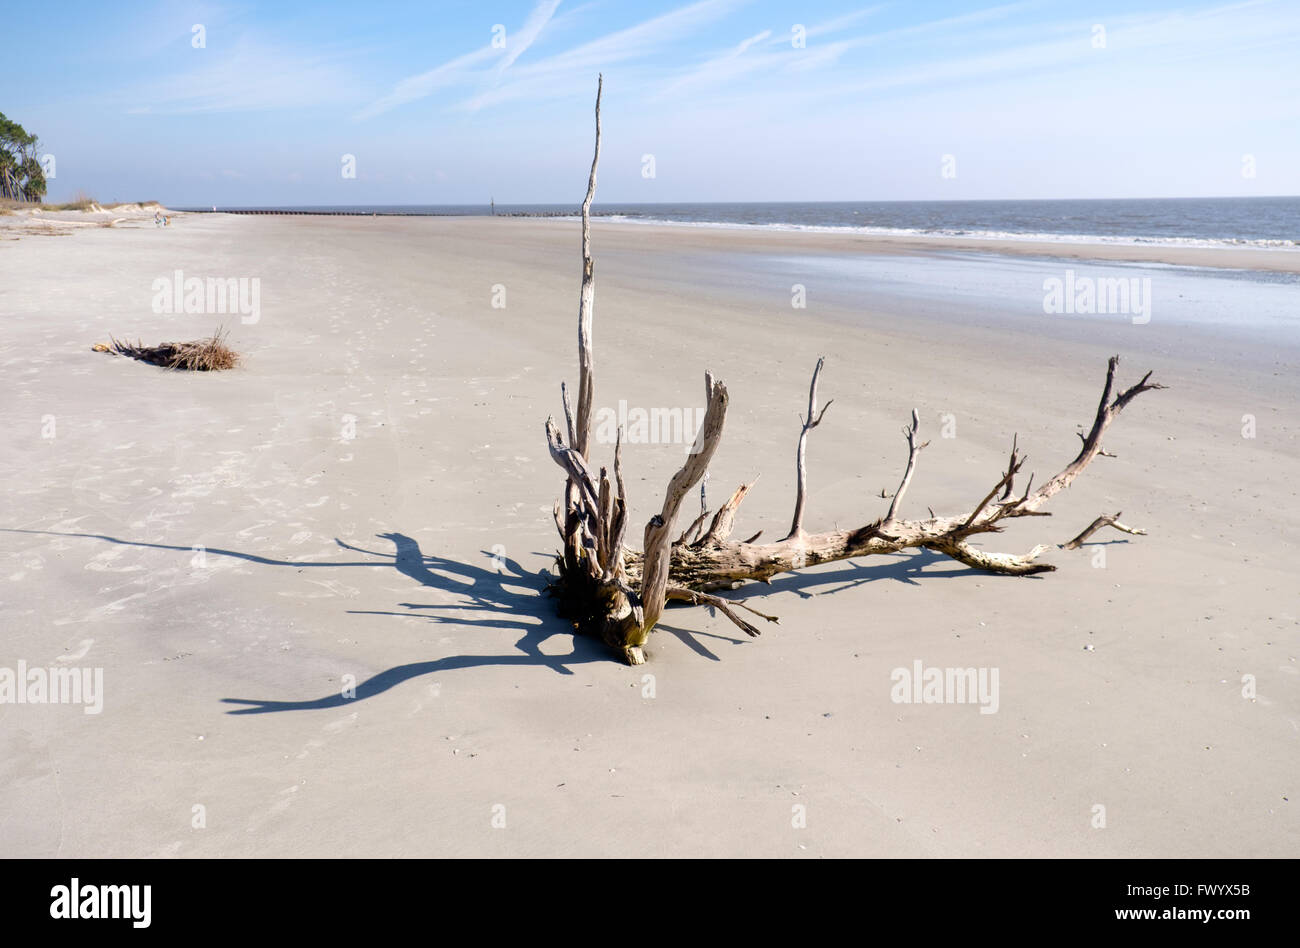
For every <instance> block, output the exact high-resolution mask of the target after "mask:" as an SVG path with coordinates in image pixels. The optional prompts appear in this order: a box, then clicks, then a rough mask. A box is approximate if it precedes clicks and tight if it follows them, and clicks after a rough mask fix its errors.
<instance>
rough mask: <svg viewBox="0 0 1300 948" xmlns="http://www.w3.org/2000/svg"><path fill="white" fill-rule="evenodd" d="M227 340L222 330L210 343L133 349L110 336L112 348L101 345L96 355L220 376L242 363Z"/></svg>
mask: <svg viewBox="0 0 1300 948" xmlns="http://www.w3.org/2000/svg"><path fill="white" fill-rule="evenodd" d="M226 336H227V333H226V331H225V330H223V329H218V330H217V331H216V332H214V333H213V334H212V336H211V337H210V338H208V339H196V340H194V341H192V342H163V343H159V344H158V345H156V346H146V345H144V344H143V343H141V342H136V343H135V344H134V345H133V344H131V343H129V342H120V341H119V340H117V339H115V338H113V337H111V336H110V337H109V338H110V340H111V343H110V344H109V345H104V344H103V343H98V344H96V345H95V346H94V347H93V348H94V350H95V351H96V352H111V353H113V354H114V355H124V356H129V357H130V358H132V359H139V360H140V361H141V362H148V363H149V364H150V365H160V366H162V367H163V368H165V369H187V370H190V371H193V372H219V371H221V370H222V369H233V368H234V367H235V366H237V365H238V364H239V359H240V356H239V353H238V352H236V351H235V350H233V349H231V348H230V347H229V346H228V345H226Z"/></svg>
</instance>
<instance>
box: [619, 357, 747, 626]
mask: <svg viewBox="0 0 1300 948" xmlns="http://www.w3.org/2000/svg"><path fill="white" fill-rule="evenodd" d="M726 419H727V388H726V386H725V385H723V384H722V383H721V382H715V383H714V384H713V392H712V394H711V396H710V398H709V407H708V409H707V410H706V411H705V413H704V424H703V426H702V428H701V431H700V440H699V441H698V442H697V443H698V444H699V445H700V450H699V451H698V452H694V453H692V454H690V455H688V456H687V458H686V462H685V463H684V464H683V465H682V467H681V470H679V471H678V472H677V473H676V474H674V475H673V479H672V480H671V481H669V483H668V491H667V493H666V494H665V496H664V506H663V510H661V511H660V512H659V513H658V514H656V515H655V516H654V517H652V518H651V519H650V522H649V523H647V524H646V528H645V563H644V572H643V573H642V577H641V607H642V609H643V610H644V615H645V619H644V624H643V625H642V627H641V629H640V630H639V634H638V635H637V636H636V637H634V638H633V639H632V640H630V641H629V642H628V645H629V646H639V645H644V644H645V639H646V637H647V636H648V635H649V634H650V630H651V629H653V628H654V627H655V623H657V622H658V621H659V616H660V615H662V614H663V608H664V590H666V589H667V588H668V569H669V561H670V557H671V555H672V543H671V537H672V529H673V524H674V522H675V521H676V519H677V511H678V508H680V507H681V503H682V497H683V496H685V494H686V492H687V491H688V490H690V489H691V488H692V487H694V486H695V483H696V482H697V481H698V480H699V479H700V478H701V477H702V476H703V475H704V472H705V471H706V470H707V469H708V467H709V462H710V461H712V460H713V453H714V452H715V451H716V450H717V449H718V443H719V442H720V441H721V440H722V426H723V424H724V423H725V422H726ZM679 549H680V547H679Z"/></svg>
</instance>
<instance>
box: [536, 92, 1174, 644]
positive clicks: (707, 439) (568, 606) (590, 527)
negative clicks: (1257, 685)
mask: <svg viewBox="0 0 1300 948" xmlns="http://www.w3.org/2000/svg"><path fill="white" fill-rule="evenodd" d="M602 88H603V79H602V80H599V81H598V82H597V87H596V148H595V155H594V156H593V158H592V162H591V175H590V177H589V179H588V182H587V194H586V198H585V199H584V201H583V203H582V289H581V292H580V295H579V303H578V371H579V385H578V411H577V417H576V419H575V417H574V413H573V411H572V409H571V408H570V406H569V400H568V393H567V390H566V389H565V387H564V385H563V384H561V397H562V401H563V404H564V413H565V421H566V427H567V435H568V442H567V445H566V442H565V438H564V434H562V433H561V432H560V430H559V428H558V427H556V425H555V423H554V421H553V420H552V419H549V418H548V419H547V422H546V436H547V443H548V446H549V448H550V453H551V457H552V458H553V459H554V460H555V461H556V463H557V464H559V465H560V467H561V468H563V469H564V471H565V473H566V475H567V478H568V480H567V484H566V487H565V496H564V503H563V509H561V507H560V505H557V506H556V511H555V521H556V526H557V527H558V529H559V530H560V534H561V536H562V538H563V540H564V551H563V553H562V554H561V555H560V557H559V558H558V563H559V574H560V575H559V577H558V579H557V581H556V583H555V592H556V593H557V595H558V596H559V598H560V610H561V612H562V614H564V615H566V616H567V617H569V618H570V619H571V620H572V621H573V623H574V626H575V628H576V629H577V630H578V631H579V632H581V633H583V634H586V635H591V636H594V637H596V638H599V639H601V640H603V641H604V642H606V643H608V644H609V645H610V646H611V647H613V648H615V649H616V650H618V651H619V652H620V653H621V654H622V656H623V657H624V659H625V660H626V661H628V662H629V663H631V664H634V665H635V664H640V663H641V662H643V661H645V654H644V650H643V647H644V645H645V643H646V640H647V638H648V637H649V635H650V632H651V631H652V630H653V629H654V627H655V625H656V623H658V621H659V619H660V617H661V616H662V614H663V610H664V607H665V605H666V603H667V602H668V601H670V600H672V601H679V602H687V603H692V604H695V605H705V606H710V607H713V608H716V609H718V611H720V612H722V613H723V614H724V615H725V616H727V618H729V619H730V620H731V621H733V622H734V623H735V624H736V625H737V626H739V627H740V628H741V629H743V630H744V631H745V632H746V633H748V634H750V635H757V634H758V629H757V628H756V627H755V626H753V625H752V624H751V623H749V622H748V621H746V620H745V619H743V618H741V616H740V615H739V614H738V612H737V611H736V610H737V609H744V610H747V611H749V612H751V613H753V614H754V615H757V616H759V617H761V618H763V619H766V620H768V621H770V622H775V621H777V620H776V617H775V616H769V615H765V614H763V613H761V612H758V611H757V610H756V609H753V608H752V607H750V606H748V605H745V604H744V602H743V601H740V600H727V599H723V598H721V597H719V596H715V595H712V591H714V590H718V589H725V588H734V587H736V586H738V585H740V584H741V583H743V582H745V581H747V580H759V581H762V582H767V581H768V580H770V579H771V577H773V576H775V575H777V574H779V573H788V572H793V571H797V570H800V569H804V568H805V567H808V566H815V565H817V564H819V563H828V562H832V561H835V560H845V559H853V558H856V557H862V556H871V555H874V554H880V553H898V552H899V551H901V550H906V549H914V548H925V549H930V550H934V551H936V552H939V553H943V554H945V555H947V556H950V557H952V558H953V559H955V560H958V561H959V562H961V563H965V564H966V565H967V566H970V567H973V568H975V569H981V570H987V571H989V572H995V573H1003V574H1007V575H1013V576H1027V575H1031V574H1033V573H1042V572H1047V571H1050V570H1054V569H1055V568H1056V567H1054V566H1052V565H1050V564H1048V563H1040V562H1038V560H1037V558H1038V557H1039V556H1040V555H1041V554H1042V553H1043V552H1045V551H1046V550H1048V549H1049V547H1048V546H1046V545H1039V546H1036V547H1034V548H1033V549H1032V550H1030V551H1029V552H1028V553H1024V554H1019V555H1017V554H1009V553H993V552H989V551H986V550H983V549H979V548H977V547H974V546H972V545H971V543H970V540H971V538H972V537H975V536H977V535H979V534H984V533H997V532H999V531H1001V530H1002V527H1003V522H1004V521H1007V520H1013V519H1016V518H1018V517H1046V516H1050V514H1048V513H1047V512H1046V511H1043V510H1040V509H1039V508H1040V507H1042V506H1043V505H1044V504H1046V503H1047V501H1049V500H1050V499H1051V498H1052V497H1053V496H1054V495H1055V494H1057V493H1059V492H1060V491H1062V490H1064V489H1065V488H1067V487H1069V486H1070V484H1071V483H1072V482H1073V481H1074V479H1075V478H1076V477H1078V476H1079V474H1081V473H1082V472H1083V471H1084V469H1085V468H1087V466H1088V465H1089V464H1090V463H1092V461H1093V459H1094V458H1096V457H1097V456H1098V455H1105V454H1106V452H1105V451H1103V450H1102V447H1101V439H1102V435H1103V434H1105V432H1106V429H1107V428H1109V426H1110V424H1111V423H1112V422H1113V421H1114V420H1115V419H1116V418H1117V417H1118V416H1119V414H1120V412H1122V411H1123V410H1124V408H1125V407H1126V406H1127V405H1128V404H1129V403H1130V402H1131V401H1132V400H1133V399H1134V398H1136V397H1137V396H1138V395H1140V394H1142V393H1143V392H1147V391H1151V390H1153V389H1159V388H1164V386H1163V385H1159V384H1157V383H1154V382H1151V381H1150V379H1151V373H1150V372H1148V373H1147V374H1146V375H1145V376H1143V377H1142V380H1141V381H1139V382H1138V383H1137V384H1135V385H1133V386H1131V387H1130V388H1128V389H1125V390H1124V391H1122V392H1120V393H1119V394H1118V395H1115V394H1113V393H1114V385H1115V370H1116V367H1117V366H1118V364H1119V357H1118V356H1112V357H1111V359H1110V362H1109V364H1108V366H1107V370H1106V382H1105V385H1104V387H1103V389H1102V394H1101V400H1100V402H1099V403H1098V406H1097V414H1096V416H1095V418H1094V420H1093V424H1092V428H1091V430H1090V431H1089V432H1088V434H1087V435H1086V436H1085V435H1080V438H1081V439H1082V441H1083V445H1082V447H1081V448H1080V451H1079V454H1078V455H1077V456H1076V457H1075V458H1074V460H1072V461H1070V463H1068V464H1067V465H1066V466H1065V467H1063V468H1062V469H1061V470H1060V471H1059V472H1058V473H1056V474H1055V475H1053V476H1052V477H1051V478H1049V479H1048V480H1047V482H1046V483H1044V484H1043V485H1042V486H1041V487H1039V488H1038V489H1037V490H1033V475H1032V474H1031V475H1030V477H1029V479H1028V482H1027V483H1026V485H1025V489H1024V491H1023V493H1020V494H1016V492H1015V479H1016V476H1017V475H1018V474H1019V473H1020V469H1021V467H1022V466H1023V464H1024V461H1025V459H1024V457H1022V456H1021V455H1020V453H1019V447H1018V443H1017V441H1016V440H1014V439H1013V441H1012V446H1011V454H1010V457H1009V459H1008V462H1007V469H1006V472H1005V473H1003V474H1002V475H1001V476H1000V477H999V478H998V480H997V481H996V482H995V483H994V484H993V487H992V489H991V490H989V491H988V492H987V493H986V494H984V495H983V497H982V499H980V500H979V502H978V503H976V504H975V505H974V506H973V507H971V508H970V510H969V511H967V512H964V513H960V514H957V515H954V516H944V517H936V516H935V515H934V513H933V511H931V512H930V517H929V518H928V519H925V520H905V519H901V518H899V516H898V513H899V511H900V509H901V507H902V503H903V499H904V496H905V495H906V493H907V489H908V487H909V485H910V484H911V480H912V474H913V472H914V471H915V468H916V463H917V459H918V456H919V455H920V453H921V450H922V449H923V448H925V447H926V446H927V445H928V444H929V442H928V441H927V442H923V443H918V442H917V433H918V430H919V428H920V419H919V417H918V415H917V413H916V411H913V412H912V423H911V425H910V426H908V427H904V428H903V435H904V437H905V438H906V439H907V447H908V456H907V463H906V466H905V468H904V470H903V476H902V479H901V481H900V483H899V485H898V490H897V491H895V492H894V496H893V499H892V501H891V502H890V505H889V510H888V512H887V513H886V514H885V516H884V517H881V518H879V519H877V520H874V521H871V522H869V523H866V524H863V525H862V526H860V527H857V528H855V529H852V530H833V531H830V532H827V533H812V534H810V533H808V532H806V531H805V530H804V526H803V522H804V511H805V507H806V498H807V476H808V472H807V463H806V457H807V442H808V434H809V432H810V431H812V429H814V428H816V427H817V426H818V425H820V424H821V422H822V419H823V418H824V417H825V415H826V409H827V408H829V407H830V405H831V403H830V402H829V401H828V402H827V403H826V405H825V406H824V407H823V408H822V409H821V411H820V412H818V411H817V383H818V379H819V377H820V375H821V370H822V367H823V365H824V364H825V360H824V359H819V360H818V361H817V366H816V368H815V369H814V370H813V375H812V382H811V384H810V385H809V391H808V414H807V417H806V418H803V419H801V423H802V428H801V430H800V432H799V440H798V445H797V449H796V455H795V461H796V471H797V473H798V482H797V488H796V496H795V509H794V515H793V518H792V521H791V524H790V531H789V533H788V534H787V535H786V537H785V539H783V540H780V541H778V542H775V543H764V544H760V543H757V542H756V541H757V540H758V537H759V535H760V534H755V535H754V536H752V537H750V538H749V539H748V540H744V541H736V540H732V539H731V531H732V529H733V527H734V525H735V518H736V509H737V508H738V507H739V506H740V503H741V501H743V500H744V499H745V495H746V494H747V493H748V491H749V490H750V488H751V487H753V484H752V483H750V484H742V485H741V486H740V487H738V488H737V489H736V491H735V492H734V493H733V494H732V495H731V497H730V498H728V500H727V501H726V502H725V503H724V504H723V505H722V506H721V507H720V508H719V509H718V510H717V512H716V513H715V514H714V515H713V519H712V521H711V522H710V524H709V526H708V528H707V529H704V526H703V525H704V521H705V520H706V519H707V518H708V511H707V509H705V510H703V511H702V512H701V514H700V516H699V517H698V518H697V519H696V520H695V521H694V522H693V523H692V524H691V525H690V526H689V527H687V528H686V530H685V531H684V532H683V533H682V534H681V536H679V537H678V539H677V540H676V541H675V542H674V541H673V539H672V537H673V532H674V530H675V526H676V520H677V515H678V512H679V510H680V508H681V504H682V501H683V499H684V498H685V497H686V496H687V494H688V493H690V491H691V489H692V488H693V487H694V486H695V485H696V484H697V483H699V482H700V479H701V477H703V476H704V475H705V472H706V471H707V470H708V467H709V463H710V461H711V460H712V458H713V455H714V453H715V452H716V451H717V448H718V445H719V444H720V442H721V440H722V429H723V425H724V423H725V421H726V414H727V402H728V399H727V389H726V386H724V385H723V384H722V383H721V382H719V381H716V380H714V378H713V376H712V375H710V374H708V373H706V374H705V392H706V394H707V396H708V408H707V410H706V412H705V417H704V423H703V425H702V427H701V430H700V433H699V436H698V438H697V440H696V443H695V445H694V446H693V448H692V451H691V453H690V454H689V455H688V457H687V459H686V461H685V463H684V464H683V465H682V467H681V469H680V470H679V471H678V472H677V473H676V474H675V475H674V476H673V478H672V480H671V481H670V482H669V484H668V489H667V492H666V494H665V496H664V502H663V507H662V509H661V510H660V512H659V513H658V514H656V515H655V516H654V517H652V518H651V519H650V522H649V523H647V524H646V527H645V534H644V547H645V551H644V553H637V552H636V551H633V550H627V549H625V547H624V537H625V535H626V528H627V495H626V492H625V489H624V483H623V471H622V450H621V449H622V433H621V432H620V435H619V440H618V443H617V444H616V445H615V449H614V477H615V481H614V483H613V484H611V482H610V479H609V476H608V474H607V473H606V471H605V469H604V468H601V469H600V473H599V476H597V475H596V474H595V473H594V472H593V471H592V468H591V465H590V446H591V415H592V404H593V376H594V369H593V360H592V342H591V331H592V309H593V302H594V298H595V276H594V268H593V264H592V257H591V221H590V213H591V202H592V199H593V197H594V195H595V190H596V165H597V164H598V162H599V160H600V97H601V91H602ZM703 498H704V494H703V491H701V503H702V505H703V502H704V501H703ZM1118 520H1119V514H1115V515H1114V516H1113V517H1109V516H1103V517H1099V518H1097V520H1095V521H1094V522H1093V523H1092V524H1091V525H1090V526H1089V527H1088V528H1087V529H1085V530H1084V531H1083V532H1082V533H1080V534H1079V535H1078V536H1077V537H1075V538H1074V539H1072V540H1070V541H1069V542H1068V543H1064V544H1061V546H1062V547H1063V548H1065V549H1077V548H1078V546H1079V545H1080V544H1082V543H1083V542H1084V540H1086V539H1087V538H1088V537H1089V536H1091V535H1092V534H1093V533H1094V532H1096V531H1097V530H1099V529H1101V528H1102V527H1104V526H1112V527H1115V528H1116V529H1119V530H1123V531H1125V532H1127V533H1133V534H1141V533H1143V532H1144V531H1142V530H1138V529H1134V528H1131V527H1126V526H1124V525H1123V524H1121V523H1119V522H1118ZM760 533H761V531H760Z"/></svg>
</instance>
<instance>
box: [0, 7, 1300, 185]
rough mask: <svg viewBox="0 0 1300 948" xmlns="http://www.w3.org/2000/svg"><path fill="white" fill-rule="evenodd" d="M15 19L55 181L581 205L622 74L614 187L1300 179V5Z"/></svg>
mask: <svg viewBox="0 0 1300 948" xmlns="http://www.w3.org/2000/svg"><path fill="white" fill-rule="evenodd" d="M5 15H6V21H5V27H6V29H5V31H4V34H3V35H0V54H2V55H3V61H4V62H5V63H6V69H5V78H4V80H3V85H0V111H3V112H4V113H5V114H7V115H8V116H9V117H10V118H12V119H15V120H17V121H19V122H21V123H23V125H24V126H26V127H27V129H28V130H29V131H35V132H36V133H37V134H39V135H40V136H41V139H42V143H43V145H44V148H43V150H44V151H45V152H48V153H50V154H53V155H54V156H55V160H56V171H57V177H56V178H55V180H54V181H52V182H51V187H50V196H51V198H54V199H65V198H67V197H70V196H72V195H73V194H74V193H75V192H78V191H82V192H85V193H87V194H90V195H92V196H94V197H97V198H98V199H100V200H119V199H120V200H128V199H130V200H134V199H158V200H162V201H164V202H167V203H170V204H172V205H179V206H185V205H198V204H203V205H207V204H216V205H238V204H367V203H437V204H441V203H484V202H486V201H487V199H488V197H489V196H494V197H495V198H496V200H497V202H498V203H524V202H543V203H550V202H556V203H576V202H577V201H579V200H581V194H582V191H583V189H584V188H585V185H586V171H587V166H588V164H589V162H590V160H591V137H592V120H591V106H592V101H593V97H594V92H595V81H596V74H597V73H598V72H603V73H604V75H605V98H604V105H603V109H602V115H603V118H604V153H603V155H602V161H601V169H600V171H601V174H600V189H599V192H598V198H597V201H598V202H600V201H606V202H633V201H710V200H713V201H747V200H891V199H972V198H1039V197H1145V196H1154V197H1160V196H1209V195H1245V194H1300V3H1296V2H1295V0H1261V2H1246V3H1231V4H1224V3H1188V2H1172V3H1169V2H1146V0H1127V2H1118V3H1116V2H1099V3H1073V2H1018V3H1009V4H1001V5H992V4H989V3H956V2H951V3H950V2H935V3H926V2H893V3H890V2H882V3H878V4H872V3H863V2H856V3H849V2H817V0H813V2H806V3H778V2H760V0H753V2H744V0H699V2H694V3H680V2H679V3H628V2H615V0H591V2H584V0H525V2H497V0H478V2H447V3H440V2H428V0H426V2H422V3H415V2H411V3H405V2H395V3H387V2H382V0H375V2H372V3H359V2H356V0H348V2H343V3H330V2H326V0H311V2H280V3H275V4H237V3H236V4H218V3H212V4H191V3H159V4H149V3H142V4H136V3H130V2H121V3H117V2H114V3H60V2H57V0H52V2H45V3H40V4H36V3H32V4H24V5H22V6H21V7H20V8H18V9H14V8H13V7H12V6H11V7H10V8H9V9H7V10H6V14H5ZM196 24H201V25H202V26H203V34H204V35H203V39H204V45H203V46H202V47H201V48H199V47H196V46H195V34H194V30H193V28H194V26H195V25H196ZM498 25H499V26H500V27H503V28H504V45H502V44H501V40H500V37H501V36H502V30H499V29H497V30H494V28H495V27H497V26H498ZM800 26H801V27H802V28H803V33H804V41H803V44H802V46H800V45H799V44H797V43H796V42H795V39H796V37H797V32H798V31H797V27H800ZM1098 27H1100V28H1101V30H1103V31H1104V45H1100V44H1099V42H1098V38H1099V36H1100V35H1101V34H1099V33H1098ZM494 36H495V37H497V38H498V39H497V43H496V44H495V45H494V42H493V40H494ZM345 154H351V155H354V156H355V157H356V177H355V178H345V177H344V176H343V174H342V172H341V168H342V156H343V155H345ZM645 155H654V165H655V175H654V177H653V178H648V177H645V176H644V175H643V173H642V169H643V157H644V156H645ZM1247 155H1249V156H1251V159H1250V162H1249V163H1251V164H1253V168H1254V176H1253V177H1251V176H1248V175H1244V174H1243V173H1242V169H1243V162H1244V161H1245V158H1244V156H1247ZM944 156H951V161H950V162H949V164H948V165H947V167H948V168H949V170H954V171H955V174H952V175H949V176H945V175H944V174H943V169H944Z"/></svg>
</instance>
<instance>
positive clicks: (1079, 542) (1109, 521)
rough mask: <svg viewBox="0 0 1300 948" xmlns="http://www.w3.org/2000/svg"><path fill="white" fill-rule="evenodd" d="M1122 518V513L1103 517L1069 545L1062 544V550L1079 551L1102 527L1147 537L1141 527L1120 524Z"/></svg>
mask: <svg viewBox="0 0 1300 948" xmlns="http://www.w3.org/2000/svg"><path fill="white" fill-rule="evenodd" d="M1121 516H1123V512H1122V511H1121V512H1120V513H1115V514H1111V515H1109V516H1107V515H1103V516H1100V517H1098V518H1097V519H1096V520H1094V521H1093V522H1092V523H1090V524H1088V525H1087V526H1086V527H1084V528H1083V531H1082V532H1081V533H1080V534H1079V535H1078V536H1077V537H1075V538H1074V539H1073V540H1071V541H1070V542H1068V543H1062V544H1061V549H1063V550H1077V549H1078V548H1079V547H1081V546H1083V544H1084V541H1085V540H1087V539H1088V537H1090V536H1092V535H1093V534H1094V533H1096V532H1097V531H1098V530H1100V529H1101V528H1102V527H1114V528H1115V529H1116V530H1119V531H1120V532H1121V533H1129V534H1132V535H1134V536H1140V537H1144V536H1146V534H1147V532H1146V531H1145V530H1143V529H1141V528H1139V527H1129V526H1125V525H1124V524H1122V523H1120V522H1119V518H1120V517H1121Z"/></svg>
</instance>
